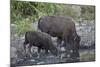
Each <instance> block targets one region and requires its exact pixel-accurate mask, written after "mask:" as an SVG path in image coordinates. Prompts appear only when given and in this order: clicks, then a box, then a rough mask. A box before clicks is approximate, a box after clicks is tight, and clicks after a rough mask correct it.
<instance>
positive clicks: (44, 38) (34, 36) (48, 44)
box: [24, 31, 58, 56]
mask: <svg viewBox="0 0 100 67" xmlns="http://www.w3.org/2000/svg"><path fill="white" fill-rule="evenodd" d="M27 44H29V52H31V47H32V46H36V47H38V51H39V52H40V50H41V49H44V50H45V51H46V53H48V50H50V52H51V53H53V54H54V55H56V56H57V52H58V51H57V48H56V47H55V46H54V45H53V43H52V40H51V36H50V35H48V34H46V33H43V32H37V31H28V32H26V34H25V42H24V49H26V45H27Z"/></svg>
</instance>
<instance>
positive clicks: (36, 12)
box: [11, 0, 95, 36]
mask: <svg viewBox="0 0 100 67" xmlns="http://www.w3.org/2000/svg"><path fill="white" fill-rule="evenodd" d="M94 13H95V8H94V7H93V6H78V5H65V4H57V3H43V2H27V1H16V0H11V24H15V25H16V34H17V35H18V36H20V35H23V34H24V33H25V32H26V31H28V30H34V29H32V28H31V27H30V25H31V23H33V22H36V21H38V19H39V18H40V17H41V16H52V15H53V16H54V15H55V16H71V17H73V18H74V19H79V18H83V19H85V20H94V18H95V17H94Z"/></svg>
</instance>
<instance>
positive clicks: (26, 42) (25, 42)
mask: <svg viewBox="0 0 100 67" xmlns="http://www.w3.org/2000/svg"><path fill="white" fill-rule="evenodd" d="M27 33H28V32H26V33H25V41H24V45H26V44H28V43H29V42H28V40H27Z"/></svg>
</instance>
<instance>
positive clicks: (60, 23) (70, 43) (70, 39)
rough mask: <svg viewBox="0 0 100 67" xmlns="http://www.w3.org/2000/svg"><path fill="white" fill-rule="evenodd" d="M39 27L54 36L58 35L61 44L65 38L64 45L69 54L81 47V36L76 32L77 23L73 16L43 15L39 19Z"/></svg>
mask: <svg viewBox="0 0 100 67" xmlns="http://www.w3.org/2000/svg"><path fill="white" fill-rule="evenodd" d="M38 29H39V30H41V31H42V32H45V33H48V34H50V35H51V36H53V37H57V43H58V44H61V42H62V40H63V41H64V44H63V45H64V47H65V48H66V51H67V54H69V53H70V54H71V52H74V51H77V50H78V49H79V43H80V36H78V34H77V32H76V27H75V23H74V21H73V19H72V18H71V17H65V16H44V17H41V18H40V19H39V21H38ZM74 53H75V52H74ZM74 53H72V54H74ZM74 55H75V54H74ZM77 55H78V56H77V57H79V52H78V51H77Z"/></svg>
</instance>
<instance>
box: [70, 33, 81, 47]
mask: <svg viewBox="0 0 100 67" xmlns="http://www.w3.org/2000/svg"><path fill="white" fill-rule="evenodd" d="M72 41H73V46H74V49H79V47H80V41H81V38H80V36H79V35H77V34H74V35H73V39H72Z"/></svg>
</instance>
